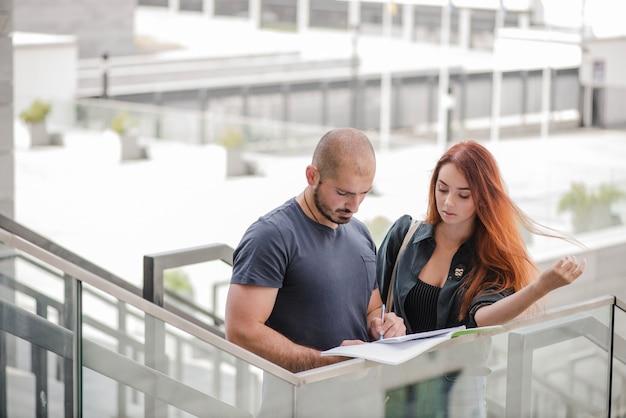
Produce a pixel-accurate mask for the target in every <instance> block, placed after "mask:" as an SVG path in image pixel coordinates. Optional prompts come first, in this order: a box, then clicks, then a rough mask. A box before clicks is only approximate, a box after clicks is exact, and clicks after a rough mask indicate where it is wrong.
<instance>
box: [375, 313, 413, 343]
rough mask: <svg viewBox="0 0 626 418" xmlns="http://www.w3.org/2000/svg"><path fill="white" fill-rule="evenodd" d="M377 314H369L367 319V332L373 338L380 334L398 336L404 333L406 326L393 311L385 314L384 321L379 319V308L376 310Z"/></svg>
mask: <svg viewBox="0 0 626 418" xmlns="http://www.w3.org/2000/svg"><path fill="white" fill-rule="evenodd" d="M377 312H378V315H376V314H374V315H371V316H370V321H369V324H368V325H369V333H370V335H371V336H372V338H373V339H375V340H378V339H379V338H380V336H381V334H382V335H384V336H385V337H398V336H400V335H406V326H404V321H403V320H402V318H400V317H398V316H396V314H395V313H393V312H388V313H386V314H385V322H383V321H381V318H380V310H378V311H377Z"/></svg>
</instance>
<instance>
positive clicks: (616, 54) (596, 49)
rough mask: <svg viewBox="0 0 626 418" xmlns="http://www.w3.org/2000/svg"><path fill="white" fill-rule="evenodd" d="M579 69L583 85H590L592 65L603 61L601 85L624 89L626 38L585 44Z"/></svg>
mask: <svg viewBox="0 0 626 418" xmlns="http://www.w3.org/2000/svg"><path fill="white" fill-rule="evenodd" d="M585 49H586V51H585V54H584V55H583V62H582V66H581V69H580V80H581V81H582V83H583V84H592V82H593V81H594V80H593V76H594V75H593V63H594V62H596V61H604V81H603V84H605V85H606V86H609V87H623V88H626V54H624V51H626V37H623V38H613V39H600V40H594V41H590V42H587V43H586V45H585Z"/></svg>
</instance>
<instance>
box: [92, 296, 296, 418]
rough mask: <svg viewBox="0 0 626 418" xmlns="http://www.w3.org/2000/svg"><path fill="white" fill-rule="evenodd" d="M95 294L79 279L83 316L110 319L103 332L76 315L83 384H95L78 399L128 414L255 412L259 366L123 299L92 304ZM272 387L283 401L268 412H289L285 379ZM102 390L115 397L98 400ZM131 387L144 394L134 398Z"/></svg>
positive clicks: (104, 321) (261, 381)
mask: <svg viewBox="0 0 626 418" xmlns="http://www.w3.org/2000/svg"><path fill="white" fill-rule="evenodd" d="M97 293H98V291H97V290H96V289H94V288H93V287H92V286H90V285H88V284H83V297H84V299H83V302H84V305H83V306H84V309H85V310H84V312H85V313H86V312H87V311H88V310H91V311H92V312H91V314H90V317H89V318H92V317H93V318H97V319H98V321H99V323H100V324H109V325H112V324H118V325H116V327H115V328H113V331H114V332H110V333H109V334H107V333H106V332H105V330H106V328H103V327H101V326H99V325H98V326H94V324H93V319H89V320H87V318H88V317H87V315H86V314H84V315H83V349H84V352H85V354H84V363H83V364H84V370H85V372H84V378H83V386H84V387H85V388H87V387H89V386H97V387H99V388H101V389H99V390H90V391H85V392H84V396H85V398H84V404H87V403H93V404H94V405H99V406H98V408H100V412H103V413H106V414H109V415H113V416H122V415H123V414H130V412H129V411H131V410H134V411H136V413H137V415H136V416H153V414H157V415H158V414H160V415H158V416H168V417H176V416H181V414H182V416H185V415H184V414H192V415H198V414H199V413H200V412H201V411H202V408H205V409H204V411H206V405H212V407H213V408H216V411H221V412H216V413H215V414H213V413H210V414H209V415H215V416H222V415H225V416H252V415H256V414H257V413H258V411H259V410H260V408H261V404H262V398H263V387H264V385H265V384H266V383H265V382H264V380H266V379H265V376H264V373H263V370H261V369H260V368H258V367H255V366H252V365H250V364H249V363H248V362H245V361H242V360H240V359H238V358H236V357H235V356H233V355H231V354H229V353H227V352H225V351H223V350H221V349H219V348H217V347H215V346H213V345H211V344H208V343H206V342H204V341H202V340H200V339H199V338H197V337H194V336H192V335H191V334H189V333H188V332H186V331H184V330H181V329H179V328H177V327H175V326H173V325H170V324H166V323H164V322H163V321H161V320H159V319H157V318H154V317H153V316H151V315H147V314H145V313H142V312H137V310H136V308H133V307H129V306H127V304H124V306H125V308H124V309H123V310H122V311H120V310H119V308H118V307H117V305H113V306H114V307H115V308H112V307H111V305H107V304H103V303H102V302H98V303H96V301H93V300H92V299H93V294H97ZM89 295H91V296H89ZM88 300H89V301H90V302H87V301H88ZM88 303H89V304H91V307H90V308H87V306H86V305H87V304H88ZM120 312H121V313H123V314H124V315H125V317H124V318H122V317H120ZM118 321H119V322H118ZM87 369H89V371H87ZM272 387H273V388H278V392H279V395H280V396H279V398H280V399H283V400H287V401H286V403H285V405H283V406H281V407H280V408H282V409H280V408H278V407H277V408H275V409H273V413H275V414H278V415H276V416H291V411H292V409H293V400H292V399H293V397H292V396H293V390H292V385H291V383H288V382H285V381H282V380H281V379H276V381H275V382H274V385H273V386H272ZM165 389H167V390H165ZM103 391H104V392H106V393H107V394H108V395H107V396H113V395H115V396H114V399H115V402H111V401H107V402H104V404H102V405H100V404H101V403H102V399H104V397H102V396H100V395H98V394H99V393H102V392H103ZM136 392H143V393H148V395H146V396H145V397H144V398H143V400H142V399H138V396H137V394H136ZM112 394H113V395H112ZM137 404H141V408H139V407H138V406H137ZM168 405H169V406H168ZM203 405H204V406H203ZM94 407H95V406H94ZM176 409H179V410H180V411H177V410H176ZM164 411H165V412H164ZM202 414H205V415H206V412H203V413H202ZM202 414H200V415H202ZM129 416H130V415H129ZM133 416H134V415H133Z"/></svg>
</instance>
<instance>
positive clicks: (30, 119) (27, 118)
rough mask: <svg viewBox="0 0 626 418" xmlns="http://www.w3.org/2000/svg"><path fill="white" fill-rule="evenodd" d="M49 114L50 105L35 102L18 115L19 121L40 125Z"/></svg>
mask: <svg viewBox="0 0 626 418" xmlns="http://www.w3.org/2000/svg"><path fill="white" fill-rule="evenodd" d="M48 113H50V103H48V102H44V101H43V100H35V101H34V102H33V103H31V105H30V106H29V107H28V108H27V109H25V110H23V111H22V113H20V119H22V120H23V121H24V122H26V123H41V122H43V121H44V120H45V119H46V117H47V116H48Z"/></svg>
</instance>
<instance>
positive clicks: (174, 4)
mask: <svg viewBox="0 0 626 418" xmlns="http://www.w3.org/2000/svg"><path fill="white" fill-rule="evenodd" d="M167 4H168V7H169V9H170V12H172V13H178V12H179V11H180V0H169V2H168V3H167Z"/></svg>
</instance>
